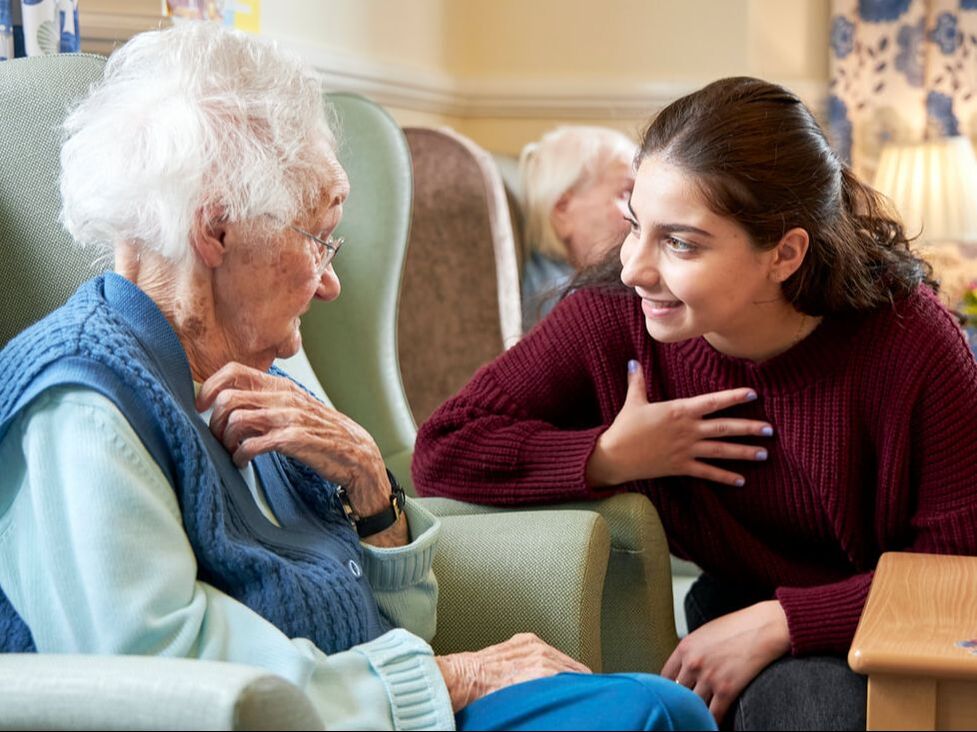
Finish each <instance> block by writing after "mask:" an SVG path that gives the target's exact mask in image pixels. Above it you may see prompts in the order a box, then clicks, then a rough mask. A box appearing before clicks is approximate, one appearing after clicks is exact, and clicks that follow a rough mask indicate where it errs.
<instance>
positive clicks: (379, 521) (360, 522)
mask: <svg viewBox="0 0 977 732" xmlns="http://www.w3.org/2000/svg"><path fill="white" fill-rule="evenodd" d="M387 478H388V479H389V480H390V505H389V506H387V507H386V508H385V509H383V510H382V511H380V512H379V513H375V514H373V515H372V516H364V517H362V518H361V517H360V516H359V514H357V513H356V512H355V511H354V510H353V505H352V504H351V503H350V501H349V494H348V493H346V490H345V489H344V488H343V487H342V486H340V487H339V489H338V491H337V494H338V496H339V501H340V503H342V506H343V512H344V513H345V514H346V517H347V518H348V519H349V520H350V523H352V524H353V526H354V527H355V528H356V533H357V534H358V535H359V536H360V538H361V539H362V538H364V537H367V536H373V535H374V534H379V533H380V532H381V531H383V530H384V529H389V528H390V527H391V526H393V525H394V524H395V523H397V519H399V518H400V514H402V513H403V512H404V501H405V499H406V496H405V494H404V489H403V488H401V487H400V484H399V483H398V482H397V479H396V478H395V477H394V474H393V473H391V472H390V471H389V470H387Z"/></svg>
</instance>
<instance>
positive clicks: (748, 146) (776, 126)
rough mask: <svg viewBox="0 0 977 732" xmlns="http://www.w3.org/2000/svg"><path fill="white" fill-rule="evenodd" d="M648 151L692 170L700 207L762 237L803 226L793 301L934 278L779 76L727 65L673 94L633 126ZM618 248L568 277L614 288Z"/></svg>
mask: <svg viewBox="0 0 977 732" xmlns="http://www.w3.org/2000/svg"><path fill="white" fill-rule="evenodd" d="M649 155H655V156H659V157H660V158H662V159H663V160H665V161H667V162H668V163H669V164H671V165H675V166H677V167H679V168H681V169H682V170H683V171H684V172H685V173H687V174H688V175H690V176H691V177H692V178H693V179H694V180H695V181H696V183H697V184H698V186H699V189H700V190H701V192H702V194H703V196H704V198H705V201H706V204H707V205H708V206H709V208H710V209H711V210H712V211H714V212H715V213H717V214H719V215H721V216H728V217H730V218H732V219H733V220H735V221H736V222H737V223H738V224H739V225H740V226H742V227H743V228H744V229H745V230H746V231H747V233H748V234H749V235H750V238H751V239H752V241H753V244H754V245H755V246H756V247H758V248H760V249H772V248H773V247H774V246H776V245H777V243H778V242H779V241H780V240H781V238H782V237H783V235H784V234H786V233H787V232H788V231H789V230H790V229H793V228H795V227H800V228H803V229H804V230H806V231H807V233H808V235H809V236H810V246H809V248H808V252H807V256H806V257H805V258H804V262H803V263H802V264H801V266H800V268H798V270H797V271H796V272H795V273H794V274H793V275H792V276H791V277H790V278H788V279H787V280H786V281H785V282H784V284H783V289H784V295H785V296H786V298H787V300H788V301H789V302H790V303H791V304H793V305H794V307H796V308H797V309H798V310H800V311H801V312H804V313H807V314H808V315H815V316H817V315H827V314H833V313H842V312H851V311H857V310H867V309H870V308H874V307H877V306H879V305H882V304H884V303H891V302H893V301H895V300H896V299H899V298H901V297H904V296H906V295H909V294H910V293H912V292H914V291H915V290H916V289H917V288H918V287H919V285H920V284H921V283H926V284H928V285H930V286H931V287H933V288H934V289H936V283H935V282H933V280H932V278H931V274H932V270H931V269H930V267H929V265H928V264H926V262H924V261H923V260H922V259H920V258H919V257H917V256H916V255H915V253H913V252H912V251H911V250H910V248H909V240H908V239H907V237H906V234H905V232H904V230H903V226H902V224H901V223H900V221H899V219H898V218H897V217H896V216H894V215H893V214H892V213H891V211H890V209H889V206H888V204H887V202H886V200H885V199H884V198H883V197H882V196H881V195H880V194H879V193H878V192H877V191H875V190H874V189H873V188H871V187H870V186H867V185H865V184H864V183H862V182H861V181H859V180H858V178H856V177H855V175H854V173H852V171H851V169H850V168H848V166H846V165H845V164H844V163H842V162H841V161H840V160H839V158H838V156H837V155H836V154H835V153H834V151H833V150H832V149H831V147H830V145H829V144H828V140H827V138H826V137H825V134H824V132H823V131H822V130H821V128H820V126H819V125H818V123H817V121H816V120H815V119H814V115H812V114H811V112H810V110H809V109H808V108H807V107H806V106H804V104H803V103H802V102H801V101H800V99H798V98H797V96H796V95H794V94H793V93H791V92H789V91H788V90H786V89H784V88H783V87H780V86H777V85H776V84H771V83H768V82H765V81H761V80H759V79H752V78H749V77H733V78H729V79H720V80H719V81H716V82H713V83H712V84H709V85H708V86H706V87H703V88H702V89H700V90H699V91H697V92H694V93H692V94H689V95H688V96H685V97H682V98H681V99H679V100H677V101H675V102H673V103H672V104H669V105H668V106H667V107H666V108H665V109H663V110H662V111H661V113H659V114H658V116H657V117H655V118H654V120H653V121H652V122H651V124H650V125H649V126H648V128H647V129H646V130H645V132H644V134H643V135H642V140H641V149H640V151H639V153H638V158H637V159H638V161H640V160H642V159H644V158H646V157H648V156H649ZM616 255H617V252H614V253H612V254H611V255H609V256H608V257H607V258H605V259H604V261H603V262H602V263H600V264H598V265H597V266H596V267H594V268H592V269H591V270H588V271H585V272H582V273H581V274H580V276H579V277H577V278H576V279H575V280H574V281H573V282H572V283H571V285H570V288H571V289H578V288H580V287H602V288H609V289H618V287H617V284H615V282H614V281H613V280H617V283H620V274H621V264H620V260H619V257H617V256H616ZM622 287H623V285H622Z"/></svg>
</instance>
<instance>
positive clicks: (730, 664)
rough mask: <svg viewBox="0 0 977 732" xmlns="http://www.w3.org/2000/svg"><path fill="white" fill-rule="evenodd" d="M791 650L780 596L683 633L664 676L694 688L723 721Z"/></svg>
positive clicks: (718, 718)
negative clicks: (748, 689) (760, 676)
mask: <svg viewBox="0 0 977 732" xmlns="http://www.w3.org/2000/svg"><path fill="white" fill-rule="evenodd" d="M788 650H790V633H789V631H788V627H787V616H786V615H785V614H784V610H783V608H782V607H781V606H780V603H779V602H777V601H776V600H767V601H765V602H759V603H757V604H755V605H751V606H750V607H747V608H744V609H742V610H738V611H737V612H735V613H730V614H729V615H723V616H722V617H719V618H716V619H715V620H713V621H711V622H709V623H706V624H705V625H703V626H702V627H701V628H698V629H696V630H695V631H693V632H692V633H690V634H689V635H687V636H685V638H683V639H682V640H681V641H680V642H679V644H678V646H677V647H676V648H675V650H674V651H673V652H672V655H671V656H669V658H668V660H667V661H666V662H665V665H664V667H662V671H661V675H662V676H664V677H665V678H668V679H672V680H673V681H677V682H678V683H679V684H681V685H682V686H685V687H686V688H689V689H692V691H694V692H695V693H696V694H698V695H699V696H700V697H702V699H703V701H705V703H706V704H708V705H709V711H710V712H711V713H712V715H713V716H714V717H715V718H716V720H717V721H722V719H723V717H724V716H725V715H726V712H727V711H728V710H729V707H730V705H732V703H733V702H734V701H736V699H737V697H739V695H740V693H741V692H742V691H743V689H745V688H746V686H747V685H748V684H749V683H750V682H751V681H753V679H754V678H756V676H757V674H759V673H760V672H761V671H762V670H763V669H765V668H766V667H767V666H769V665H770V664H771V663H772V662H773V661H775V660H777V659H778V658H780V657H781V656H783V655H784V654H785V653H787V651H788Z"/></svg>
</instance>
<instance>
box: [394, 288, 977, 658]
mask: <svg viewBox="0 0 977 732" xmlns="http://www.w3.org/2000/svg"><path fill="white" fill-rule="evenodd" d="M631 358H636V359H638V361H640V363H641V366H642V369H643V371H644V375H645V379H646V380H647V385H648V399H649V400H650V401H655V400H668V399H676V398H681V397H690V396H694V395H697V394H703V393H706V392H711V391H717V390H720V389H729V388H734V387H744V386H749V387H753V388H754V389H755V390H756V392H757V394H758V395H759V398H758V399H757V400H756V401H755V402H751V403H748V404H743V405H740V406H737V407H734V408H732V409H729V410H726V411H725V413H724V414H726V415H731V416H741V417H746V418H752V419H761V420H767V421H769V422H770V423H771V424H772V425H773V426H774V430H775V433H774V436H773V437H772V438H755V437H754V438H750V439H749V444H760V445H763V446H765V447H767V448H768V451H769V456H770V457H769V459H768V460H766V461H764V462H757V463H752V462H747V461H737V462H735V463H729V462H727V463H725V464H727V465H731V466H733V467H732V469H734V470H736V471H737V472H741V473H742V474H743V475H744V476H745V477H746V485H745V486H743V487H741V488H735V487H729V486H725V485H720V484H718V483H711V482H708V481H704V480H700V479H694V478H688V477H675V478H662V479H656V480H647V481H639V482H636V483H632V484H628V485H626V486H622V488H624V489H627V490H636V491H640V492H642V493H645V494H646V495H647V496H648V497H649V498H650V499H651V501H652V502H653V503H654V505H655V507H656V508H657V509H658V512H659V515H660V516H661V520H662V523H663V524H664V527H665V532H666V534H667V535H668V540H669V545H670V548H671V550H672V552H673V553H675V554H676V555H678V556H680V557H684V558H687V559H691V560H692V561H694V562H695V563H697V564H698V565H699V566H701V567H702V568H703V569H704V570H705V571H706V572H707V573H709V574H711V575H714V576H715V577H717V578H719V579H721V580H725V581H727V582H731V583H735V584H737V585H739V586H741V587H743V588H744V590H748V591H752V592H755V593H756V595H757V597H767V598H769V597H776V598H777V599H778V600H779V601H780V603H781V605H782V606H783V608H784V610H785V612H786V615H787V622H788V626H789V629H790V638H791V650H792V652H793V653H794V654H795V655H808V654H836V655H845V654H846V653H847V652H848V647H849V646H850V644H851V641H852V638H853V636H854V633H855V627H856V625H857V623H858V618H859V615H860V614H861V611H862V607H863V605H864V603H865V598H866V595H867V592H868V588H869V584H870V583H871V580H872V572H873V569H874V567H875V565H876V563H877V561H878V558H879V555H880V554H881V553H882V552H883V551H890V550H911V551H919V552H934V553H946V554H977V439H975V437H977V429H975V424H977V363H975V361H974V357H973V356H972V354H971V352H970V350H969V348H968V347H967V344H966V341H965V339H964V336H963V334H962V332H961V330H960V328H959V327H958V326H957V325H956V323H955V322H954V320H953V318H952V316H951V315H950V314H949V313H948V312H947V311H946V309H945V308H943V306H942V305H940V304H939V302H938V301H937V300H936V298H935V297H934V296H933V295H932V293H930V292H929V290H928V289H926V290H921V291H920V292H919V293H917V294H916V295H914V296H912V297H910V298H908V299H906V300H904V301H902V302H901V303H899V304H898V305H897V306H896V307H895V308H893V307H884V308H880V309H878V310H876V311H872V312H870V313H866V314H859V315H846V316H844V317H829V318H825V319H824V320H823V321H822V323H821V325H820V326H819V327H818V328H817V330H815V331H814V332H813V333H812V334H811V335H810V336H808V337H807V338H805V339H804V340H803V341H801V342H800V343H798V344H797V345H796V346H794V347H793V348H791V349H790V350H789V351H787V352H785V353H783V354H781V355H779V356H777V357H775V358H772V359H770V360H769V361H765V362H763V363H759V364H757V363H753V362H751V361H748V360H744V359H739V358H733V357H729V356H726V355H723V354H721V353H719V352H717V351H715V350H714V349H713V348H712V347H711V346H710V345H709V344H708V343H707V342H706V341H705V340H704V339H703V338H696V339H693V340H688V341H683V342H680V343H658V342H656V341H653V340H652V339H651V337H649V335H648V333H647V331H646V330H645V325H644V318H643V315H642V313H641V310H640V301H639V300H638V298H637V297H635V296H633V295H622V294H608V293H600V292H596V291H593V290H591V291H584V292H578V293H576V294H574V295H572V296H571V297H569V298H567V299H566V300H564V301H563V302H562V303H561V304H560V305H559V306H558V307H557V308H556V309H555V310H554V311H553V313H552V314H551V315H550V317H548V318H547V319H546V320H544V321H543V322H542V323H541V324H540V325H539V326H537V328H536V329H535V330H533V331H532V332H531V333H530V334H529V335H528V336H527V337H526V338H524V339H523V340H522V341H521V342H520V343H519V344H517V345H516V346H515V347H513V348H512V349H511V350H509V351H507V352H506V353H505V354H503V355H502V356H500V357H499V358H498V359H497V360H496V361H494V362H493V363H491V364H488V365H487V366H485V367H483V368H482V369H480V370H479V371H478V373H476V374H475V376H474V378H473V379H472V380H471V382H470V383H469V384H468V385H467V386H465V387H464V388H463V389H462V390H461V392H460V393H459V394H458V395H457V396H455V397H453V398H452V399H450V400H449V401H447V402H446V403H445V404H444V405H442V406H441V407H440V409H438V411H436V412H435V413H434V414H433V415H432V416H431V418H430V419H429V420H428V421H427V423H426V424H424V426H423V427H422V428H421V430H420V432H419V433H418V436H417V444H416V447H415V453H414V464H413V478H414V484H415V486H416V487H417V490H418V492H419V493H420V494H421V495H442V496H448V497H450V498H457V499H460V500H464V501H470V502H476V503H490V504H495V505H519V504H532V503H542V502H557V501H563V500H579V499H594V498H600V497H602V496H606V495H607V494H608V492H607V491H599V490H595V489H592V488H589V487H588V486H587V484H586V482H585V480H584V470H585V466H586V463H587V460H588V458H589V457H590V454H591V451H592V450H593V448H594V443H595V442H596V440H597V437H598V436H599V435H600V434H601V433H602V432H603V431H604V430H605V429H606V428H607V427H608V426H609V425H610V423H611V422H612V421H613V419H614V417H615V415H617V413H618V411H620V409H621V406H622V404H623V403H624V397H625V393H626V391H627V362H628V359H631Z"/></svg>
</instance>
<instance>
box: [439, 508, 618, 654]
mask: <svg viewBox="0 0 977 732" xmlns="http://www.w3.org/2000/svg"><path fill="white" fill-rule="evenodd" d="M424 505H425V506H426V507H427V508H428V509H431V510H433V511H434V512H435V513H437V512H438V511H437V509H438V508H442V509H443V508H444V506H440V507H439V506H436V505H434V506H432V505H431V503H429V502H428V501H427V500H425V501H424ZM461 505H462V506H464V505H466V504H461ZM441 521H442V529H441V538H440V543H439V546H438V552H437V555H436V557H435V561H434V571H435V574H436V575H437V578H438V587H439V600H438V630H437V634H436V635H435V637H434V642H433V646H434V649H435V652H436V653H439V654H447V653H456V652H460V651H472V650H477V649H480V648H484V647H485V646H488V645H492V644H495V643H500V642H502V641H504V640H507V639H508V638H510V637H512V636H513V635H514V634H516V633H523V632H529V631H531V632H534V633H536V635H538V636H539V637H540V638H542V639H543V640H545V641H546V642H547V643H549V644H550V645H552V646H554V647H556V648H559V649H560V650H561V651H563V652H564V653H566V654H567V655H569V656H571V657H573V658H576V659H577V660H579V661H580V662H581V663H584V664H585V665H587V666H588V667H590V668H591V669H593V670H594V671H599V670H600V669H601V638H600V614H601V608H600V604H601V594H602V591H603V586H604V574H605V571H606V569H607V558H608V554H609V551H610V537H609V534H608V530H607V526H606V524H605V523H604V521H603V519H601V518H600V516H598V515H597V514H595V513H593V512H584V511H558V512H551V511H525V512H515V513H506V514H499V513H473V514H469V515H454V516H451V515H443V514H442V515H441Z"/></svg>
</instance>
